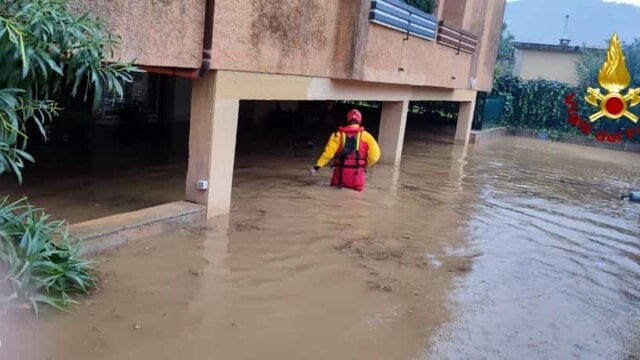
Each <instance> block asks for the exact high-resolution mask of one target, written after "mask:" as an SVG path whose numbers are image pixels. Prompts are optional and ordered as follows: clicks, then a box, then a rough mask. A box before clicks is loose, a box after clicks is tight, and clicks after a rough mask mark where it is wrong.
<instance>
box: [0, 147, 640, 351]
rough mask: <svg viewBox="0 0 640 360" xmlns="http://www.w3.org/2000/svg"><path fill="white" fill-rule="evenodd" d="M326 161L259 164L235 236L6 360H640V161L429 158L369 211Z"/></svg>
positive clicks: (203, 239)
mask: <svg viewBox="0 0 640 360" xmlns="http://www.w3.org/2000/svg"><path fill="white" fill-rule="evenodd" d="M467 152H468V153H467ZM311 154H312V152H309V153H308V154H306V153H299V154H298V155H299V156H298V157H292V156H290V157H285V158H283V157H282V156H277V155H268V154H265V155H263V156H261V157H257V156H251V157H246V158H245V157H240V158H239V159H238V160H237V161H236V171H235V182H234V192H233V208H232V212H231V214H230V216H228V217H221V218H218V219H214V220H213V221H211V222H210V223H209V224H208V225H207V227H206V228H203V229H199V230H187V229H185V230H181V231H175V232H172V233H167V234H163V235H161V236H156V237H152V238H148V239H143V240H140V241H137V242H135V243H133V244H130V245H129V246H127V247H125V248H122V249H119V250H114V251H112V252H110V253H108V254H105V255H104V256H103V257H102V258H101V259H102V263H101V264H100V269H101V271H102V276H103V279H104V280H105V282H104V284H103V288H102V290H101V291H100V292H99V293H98V294H96V295H94V296H92V297H90V298H87V299H80V300H81V302H82V303H81V305H79V306H77V307H76V308H74V309H73V311H72V312H71V313H69V314H61V313H54V312H50V313H46V314H44V315H42V316H41V317H40V318H38V319H25V318H24V317H19V318H18V319H19V320H17V319H14V320H15V321H16V323H14V324H13V325H8V322H7V321H8V320H6V319H5V320H3V323H0V340H2V346H1V347H0V359H5V358H7V359H9V358H10V359H56V360H57V359H65V360H66V359H233V360H235V359H278V360H280V359H481V358H487V359H514V358H518V359H520V358H522V359H572V358H578V359H592V358H603V359H624V358H627V357H631V356H634V355H638V354H640V330H637V329H638V327H637V326H636V324H637V323H638V318H639V316H640V307H639V305H638V299H639V297H640V284H639V282H638V279H639V277H640V264H639V262H638V261H639V259H640V241H639V240H638V235H639V234H640V232H639V231H640V229H638V227H637V226H638V214H639V213H640V205H638V204H633V203H629V202H627V201H620V200H619V195H620V193H621V192H624V191H628V190H629V189H630V188H633V187H636V188H637V187H639V186H640V181H639V180H638V178H639V176H638V175H640V161H639V160H640V156H638V155H636V154H627V153H620V152H615V151H611V150H602V149H595V148H587V147H582V146H576V145H568V144H556V143H548V142H541V141H536V140H530V139H523V138H503V139H498V140H496V141H495V142H492V143H490V144H488V145H483V146H478V147H475V148H470V149H469V150H465V149H464V148H461V147H456V146H453V145H448V144H443V143H435V142H431V143H429V142H424V141H414V140H411V141H408V142H407V143H406V144H405V154H404V156H403V161H402V166H401V169H400V170H399V171H394V170H393V169H391V168H388V167H384V166H381V167H377V168H373V169H371V171H370V172H369V173H368V176H369V182H368V187H367V189H366V190H365V192H363V193H356V192H352V191H349V190H342V191H340V190H337V189H334V188H329V187H327V186H326V185H325V183H326V182H327V181H328V176H329V171H328V170H327V169H323V170H321V173H320V175H319V176H317V177H315V178H310V177H308V176H307V175H306V170H307V169H306V167H308V165H309V164H310V163H312V158H313V157H314V156H315V155H316V154H315V152H313V156H311ZM3 327H4V329H2V328H3ZM7 328H11V330H10V331H9V330H8V329H7Z"/></svg>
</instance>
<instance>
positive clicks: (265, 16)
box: [251, 0, 327, 58]
mask: <svg viewBox="0 0 640 360" xmlns="http://www.w3.org/2000/svg"><path fill="white" fill-rule="evenodd" d="M252 6H253V10H254V11H253V14H254V16H255V17H254V19H253V21H252V22H251V44H252V45H253V47H254V48H255V49H256V50H257V51H259V49H260V47H259V45H260V43H262V42H263V41H265V40H267V39H270V40H272V41H274V42H275V43H276V44H277V46H278V47H279V48H280V50H281V54H282V55H283V57H285V58H290V57H291V56H292V55H293V54H294V53H295V52H296V51H301V52H302V51H308V50H309V49H317V48H319V47H323V46H325V45H326V43H327V39H326V36H325V30H326V19H325V16H326V15H325V12H324V11H323V10H322V8H321V6H320V0H289V1H285V0H254V1H253V2H252Z"/></svg>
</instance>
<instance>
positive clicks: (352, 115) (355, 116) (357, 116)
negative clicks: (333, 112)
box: [347, 109, 362, 124]
mask: <svg viewBox="0 0 640 360" xmlns="http://www.w3.org/2000/svg"><path fill="white" fill-rule="evenodd" d="M351 121H357V122H358V124H360V123H362V114H361V113H360V111H358V110H356V109H352V110H349V112H348V113H347V122H351Z"/></svg>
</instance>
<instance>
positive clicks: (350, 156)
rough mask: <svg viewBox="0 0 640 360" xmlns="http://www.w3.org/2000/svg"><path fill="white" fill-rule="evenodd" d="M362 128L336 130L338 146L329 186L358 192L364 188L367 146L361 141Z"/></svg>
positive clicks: (346, 127) (347, 127) (348, 127)
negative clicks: (338, 138)
mask: <svg viewBox="0 0 640 360" xmlns="http://www.w3.org/2000/svg"><path fill="white" fill-rule="evenodd" d="M363 131H364V127H361V126H360V127H357V128H354V127H352V126H345V127H340V128H338V133H339V136H340V146H339V147H338V151H337V152H336V155H335V157H334V159H333V165H332V167H333V168H334V169H333V177H332V180H331V185H334V186H339V187H342V186H345V187H348V188H352V189H355V190H358V191H361V190H362V189H363V188H364V173H365V172H366V166H367V151H368V149H369V144H367V143H366V142H365V141H364V140H363V139H362V132H363Z"/></svg>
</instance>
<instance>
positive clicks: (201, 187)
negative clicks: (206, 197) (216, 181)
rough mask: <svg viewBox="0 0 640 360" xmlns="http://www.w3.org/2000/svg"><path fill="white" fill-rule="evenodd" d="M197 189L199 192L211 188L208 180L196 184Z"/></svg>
mask: <svg viewBox="0 0 640 360" xmlns="http://www.w3.org/2000/svg"><path fill="white" fill-rule="evenodd" d="M196 188H197V189H198V190H207V189H208V188H209V182H208V181H207V180H198V181H197V182H196Z"/></svg>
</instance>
